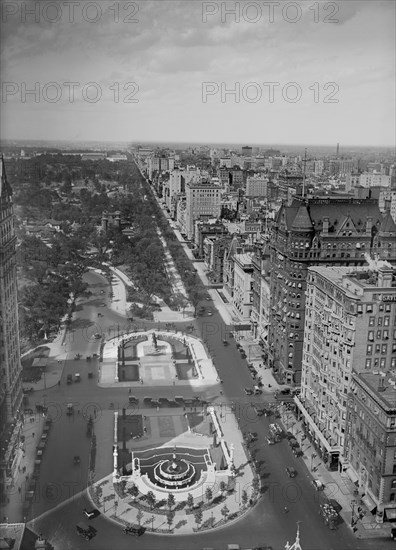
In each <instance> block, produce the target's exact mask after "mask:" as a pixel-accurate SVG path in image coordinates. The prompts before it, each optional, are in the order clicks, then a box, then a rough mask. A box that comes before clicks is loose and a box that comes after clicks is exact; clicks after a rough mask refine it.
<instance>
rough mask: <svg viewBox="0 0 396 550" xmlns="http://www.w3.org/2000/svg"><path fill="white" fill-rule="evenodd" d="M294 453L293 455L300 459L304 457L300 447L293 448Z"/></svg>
mask: <svg viewBox="0 0 396 550" xmlns="http://www.w3.org/2000/svg"><path fill="white" fill-rule="evenodd" d="M292 451H293V454H294V456H295V457H299V456H302V455H303V452H302V450H301V447H300V446H298V447H293V448H292Z"/></svg>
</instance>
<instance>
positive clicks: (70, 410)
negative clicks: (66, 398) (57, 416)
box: [66, 403, 74, 416]
mask: <svg viewBox="0 0 396 550" xmlns="http://www.w3.org/2000/svg"><path fill="white" fill-rule="evenodd" d="M73 413H74V407H73V403H68V404H67V405H66V414H67V415H68V416H70V415H71V414H73Z"/></svg>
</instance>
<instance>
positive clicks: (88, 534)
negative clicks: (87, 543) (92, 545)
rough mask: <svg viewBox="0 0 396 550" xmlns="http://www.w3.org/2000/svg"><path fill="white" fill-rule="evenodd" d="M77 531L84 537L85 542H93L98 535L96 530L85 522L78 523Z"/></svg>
mask: <svg viewBox="0 0 396 550" xmlns="http://www.w3.org/2000/svg"><path fill="white" fill-rule="evenodd" d="M76 529H77V533H78V534H79V535H80V537H83V538H84V539H85V540H91V539H92V538H93V537H94V536H95V535H96V529H95V528H94V527H92V525H88V524H87V523H84V522H83V521H80V522H79V523H77V525H76Z"/></svg>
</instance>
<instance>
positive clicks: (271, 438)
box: [265, 434, 276, 445]
mask: <svg viewBox="0 0 396 550" xmlns="http://www.w3.org/2000/svg"><path fill="white" fill-rule="evenodd" d="M265 439H266V441H267V443H268V445H275V443H276V441H275V439H274V438H273V437H272V436H271V435H269V434H268V435H267V436H266V438H265Z"/></svg>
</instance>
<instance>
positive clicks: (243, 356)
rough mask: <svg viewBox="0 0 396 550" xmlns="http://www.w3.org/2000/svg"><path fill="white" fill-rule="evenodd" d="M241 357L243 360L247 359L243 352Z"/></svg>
mask: <svg viewBox="0 0 396 550" xmlns="http://www.w3.org/2000/svg"><path fill="white" fill-rule="evenodd" d="M241 357H242V359H246V357H247V355H246V353H245V352H244V351H242V352H241Z"/></svg>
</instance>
